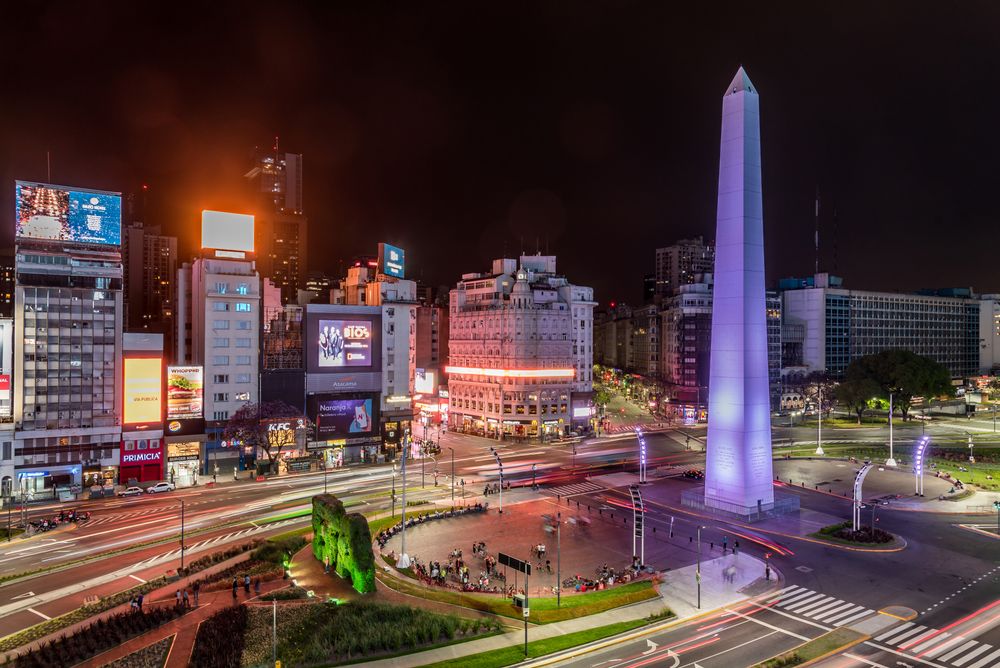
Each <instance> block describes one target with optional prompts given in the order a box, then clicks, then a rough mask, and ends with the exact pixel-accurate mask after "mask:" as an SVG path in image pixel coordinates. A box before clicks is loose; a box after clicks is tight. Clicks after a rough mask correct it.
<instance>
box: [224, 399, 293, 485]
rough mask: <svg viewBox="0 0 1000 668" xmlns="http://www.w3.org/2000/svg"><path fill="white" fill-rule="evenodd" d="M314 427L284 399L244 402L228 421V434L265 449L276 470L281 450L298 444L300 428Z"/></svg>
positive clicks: (246, 443)
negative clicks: (286, 424)
mask: <svg viewBox="0 0 1000 668" xmlns="http://www.w3.org/2000/svg"><path fill="white" fill-rule="evenodd" d="M284 422H287V423H288V428H284V427H283V425H284ZM311 426H312V425H311V423H310V422H309V420H308V419H306V418H305V417H304V416H303V415H302V411H300V410H299V409H297V408H295V407H294V406H290V405H288V404H286V403H285V402H284V401H263V402H261V403H259V404H254V403H248V404H244V405H243V406H241V407H240V409H239V410H238V411H236V412H235V413H233V415H232V416H231V417H230V418H229V422H228V423H227V424H226V430H225V437H226V440H229V441H238V442H239V443H240V444H242V445H243V446H247V447H252V448H253V450H254V452H260V451H263V452H264V454H265V456H266V457H267V460H268V464H269V465H270V468H271V470H272V471H273V470H274V463H275V462H276V461H277V459H278V457H279V456H280V455H281V451H282V450H283V449H284V448H286V447H288V446H289V445H294V444H295V439H296V434H297V433H298V431H299V430H300V429H309V428H310V427H311Z"/></svg>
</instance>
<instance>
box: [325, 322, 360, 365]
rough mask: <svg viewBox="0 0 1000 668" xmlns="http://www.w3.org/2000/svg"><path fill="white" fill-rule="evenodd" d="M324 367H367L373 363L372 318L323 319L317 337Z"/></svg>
mask: <svg viewBox="0 0 1000 668" xmlns="http://www.w3.org/2000/svg"><path fill="white" fill-rule="evenodd" d="M316 345H317V346H318V348H319V364H318V366H319V367H320V368H321V369H329V368H333V369H340V368H355V367H362V368H368V367H370V366H372V364H373V361H374V360H373V357H372V322H371V321H370V320H320V321H319V332H318V337H317V340H316Z"/></svg>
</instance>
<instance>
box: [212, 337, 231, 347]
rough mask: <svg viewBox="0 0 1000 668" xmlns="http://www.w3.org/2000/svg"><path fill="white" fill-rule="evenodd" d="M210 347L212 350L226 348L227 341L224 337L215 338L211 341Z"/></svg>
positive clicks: (227, 345)
mask: <svg viewBox="0 0 1000 668" xmlns="http://www.w3.org/2000/svg"><path fill="white" fill-rule="evenodd" d="M212 347H214V348H228V347H229V339H228V338H226V337H224V336H217V337H215V338H214V339H212Z"/></svg>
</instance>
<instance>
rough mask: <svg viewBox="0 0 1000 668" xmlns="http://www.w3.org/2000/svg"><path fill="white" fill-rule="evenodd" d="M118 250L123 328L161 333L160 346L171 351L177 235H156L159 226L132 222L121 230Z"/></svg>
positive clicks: (158, 233) (174, 304) (158, 231)
mask: <svg viewBox="0 0 1000 668" xmlns="http://www.w3.org/2000/svg"><path fill="white" fill-rule="evenodd" d="M122 249H123V251H124V253H123V255H124V257H123V260H124V263H123V266H124V272H125V319H126V320H125V321H126V327H127V328H128V330H129V331H132V332H138V331H141V330H146V331H150V332H159V333H161V334H164V335H165V337H166V338H165V342H164V348H163V349H164V350H168V351H169V350H172V349H173V322H174V308H175V306H176V296H175V295H174V287H175V285H176V281H177V237H169V236H164V235H162V234H160V226H159V225H145V224H143V223H142V222H140V221H136V222H133V223H132V224H131V225H129V226H128V227H127V228H126V229H125V230H124V234H123V235H122Z"/></svg>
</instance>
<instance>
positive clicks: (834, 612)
mask: <svg viewBox="0 0 1000 668" xmlns="http://www.w3.org/2000/svg"><path fill="white" fill-rule="evenodd" d="M853 605H854V604H853V603H844V604H842V605H838V606H837V607H835V608H832V609H830V610H827V611H826V612H824V613H822V614H820V615H813V619H815V620H816V621H818V622H824V621H825V622H832V621H833V620H834V619H835V618H836V617H840V616H842V614H843V613H844V612H845V611H846V610H847V609H848V608H850V607H851V606H853ZM827 617H829V619H827Z"/></svg>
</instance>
